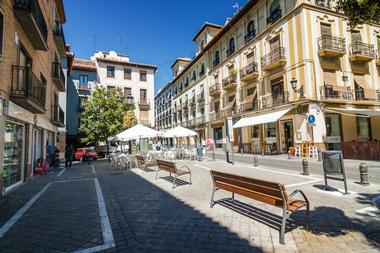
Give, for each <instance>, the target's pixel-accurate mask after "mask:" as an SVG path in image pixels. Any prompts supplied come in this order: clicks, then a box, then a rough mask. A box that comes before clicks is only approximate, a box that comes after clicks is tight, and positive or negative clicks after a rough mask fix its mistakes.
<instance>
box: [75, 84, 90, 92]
mask: <svg viewBox="0 0 380 253" xmlns="http://www.w3.org/2000/svg"><path fill="white" fill-rule="evenodd" d="M78 90H79V91H89V90H90V86H89V84H79V85H78Z"/></svg>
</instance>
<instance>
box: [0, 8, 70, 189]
mask: <svg viewBox="0 0 380 253" xmlns="http://www.w3.org/2000/svg"><path fill="white" fill-rule="evenodd" d="M65 21H66V18H65V13H64V7H63V3H62V1H60V0H56V1H42V0H29V1H18V0H15V1H10V0H5V1H1V2H0V98H1V106H0V107H1V108H0V132H2V133H3V134H1V135H0V168H1V169H0V171H1V174H0V188H1V190H2V191H1V192H2V194H6V193H7V192H9V191H11V190H12V189H14V188H15V187H17V186H19V185H21V184H22V183H23V182H25V181H27V180H30V179H31V178H32V177H33V168H34V166H35V163H36V161H37V160H38V159H40V158H41V159H43V160H44V161H46V160H47V158H48V157H49V154H51V153H52V152H54V147H55V146H58V145H59V143H58V141H57V140H59V128H63V127H64V111H63V110H62V108H61V107H60V101H59V94H60V92H65V90H66V87H65V83H66V77H65V71H64V68H65V67H66V66H62V63H64V64H66V61H65V57H66V47H65V39H64V33H63V29H62V24H64V23H65Z"/></svg>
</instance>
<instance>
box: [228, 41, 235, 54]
mask: <svg viewBox="0 0 380 253" xmlns="http://www.w3.org/2000/svg"><path fill="white" fill-rule="evenodd" d="M233 53H235V39H234V38H231V39H230V41H229V42H228V49H227V56H230V55H231V54H233Z"/></svg>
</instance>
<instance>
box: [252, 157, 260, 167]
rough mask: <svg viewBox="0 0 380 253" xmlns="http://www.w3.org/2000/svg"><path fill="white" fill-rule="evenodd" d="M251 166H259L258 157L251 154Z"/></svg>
mask: <svg viewBox="0 0 380 253" xmlns="http://www.w3.org/2000/svg"><path fill="white" fill-rule="evenodd" d="M253 167H259V158H258V157H257V155H255V156H253Z"/></svg>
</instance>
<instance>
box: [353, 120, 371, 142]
mask: <svg viewBox="0 0 380 253" xmlns="http://www.w3.org/2000/svg"><path fill="white" fill-rule="evenodd" d="M370 122H371V121H370V119H369V118H367V117H356V127H357V133H358V140H359V141H368V140H370V139H371V127H370Z"/></svg>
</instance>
